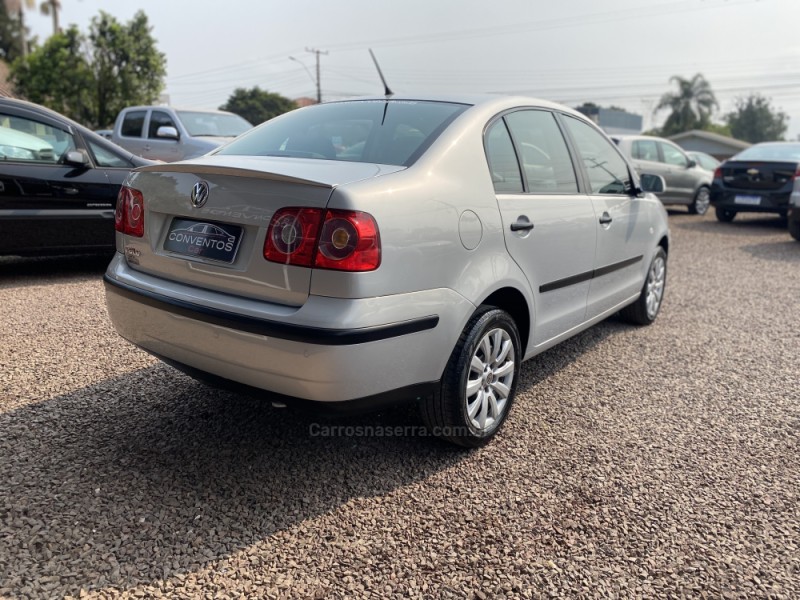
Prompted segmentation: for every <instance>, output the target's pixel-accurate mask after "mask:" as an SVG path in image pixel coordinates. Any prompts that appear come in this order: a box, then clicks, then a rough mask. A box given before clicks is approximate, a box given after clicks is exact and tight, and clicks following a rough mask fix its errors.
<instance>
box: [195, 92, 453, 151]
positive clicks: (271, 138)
mask: <svg viewBox="0 0 800 600" xmlns="http://www.w3.org/2000/svg"><path fill="white" fill-rule="evenodd" d="M467 108H468V106H467V105H465V104H454V103H449V102H422V101H420V102H418V101H407V100H352V101H348V102H332V103H330V104H317V105H315V106H310V107H308V108H303V109H300V110H295V111H292V112H289V113H286V114H284V115H281V116H280V117H277V118H275V119H272V120H270V121H267V122H266V123H265V124H263V125H261V126H260V127H258V128H256V129H254V130H253V131H250V132H248V133H246V134H244V135H242V136H241V137H240V138H237V139H236V140H234V141H233V142H231V143H230V144H228V145H227V146H225V147H223V148H222V149H220V150H219V154H230V155H238V156H290V157H298V158H315V159H328V160H341V161H348V162H367V163H379V164H387V165H398V166H402V165H405V166H408V165H410V164H411V163H412V162H414V160H416V158H417V157H418V156H419V155H420V154H421V153H422V152H424V151H425V149H426V148H428V147H429V146H430V144H432V143H433V141H434V140H435V139H436V138H437V137H438V136H439V134H440V133H441V132H442V131H444V129H445V128H446V127H447V125H449V124H450V123H451V122H452V121H453V119H455V118H456V117H457V116H458V115H459V114H461V113H462V112H463V111H464V110H466V109H467ZM181 118H182V117H181ZM184 124H185V123H184Z"/></svg>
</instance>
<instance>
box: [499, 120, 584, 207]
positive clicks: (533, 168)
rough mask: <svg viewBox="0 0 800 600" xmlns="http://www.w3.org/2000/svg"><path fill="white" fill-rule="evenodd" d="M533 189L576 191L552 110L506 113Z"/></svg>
mask: <svg viewBox="0 0 800 600" xmlns="http://www.w3.org/2000/svg"><path fill="white" fill-rule="evenodd" d="M505 119H506V122H507V123H508V127H509V129H510V130H511V135H512V136H513V138H514V142H515V143H516V148H517V153H518V155H519V157H520V159H521V162H522V170H523V172H524V173H525V180H526V182H527V184H528V188H527V189H528V192H532V193H562V194H563V193H573V194H574V193H577V192H578V180H577V177H576V176H575V169H574V168H573V166H572V159H570V156H569V150H567V143H566V142H565V141H564V136H562V135H561V130H560V129H559V128H558V125H557V124H556V119H555V116H554V115H553V113H551V112H548V111H543V110H520V111H516V112H513V113H511V114H509V115H506V117H505Z"/></svg>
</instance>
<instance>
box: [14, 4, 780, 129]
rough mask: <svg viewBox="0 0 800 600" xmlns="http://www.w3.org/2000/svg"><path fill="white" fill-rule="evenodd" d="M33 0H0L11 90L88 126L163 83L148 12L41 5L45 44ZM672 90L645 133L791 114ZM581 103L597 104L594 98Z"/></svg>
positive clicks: (233, 99) (267, 110) (759, 124)
mask: <svg viewBox="0 0 800 600" xmlns="http://www.w3.org/2000/svg"><path fill="white" fill-rule="evenodd" d="M34 4H35V3H34V2H33V0H25V1H23V0H0V59H3V60H5V61H6V62H8V63H10V82H11V83H12V84H13V86H14V89H15V93H16V94H17V95H19V96H21V97H23V98H26V99H28V100H30V101H32V102H36V103H38V104H42V105H44V106H47V107H49V108H52V109H53V110H56V111H58V112H60V113H62V114H64V115H66V116H68V117H71V118H72V119H74V120H76V121H78V122H79V123H82V124H84V125H86V126H87V127H90V128H104V127H109V126H110V125H111V124H112V123H113V121H114V118H115V117H116V115H117V113H118V112H119V111H120V110H122V109H123V108H125V107H126V106H131V105H135V104H153V103H155V102H156V101H157V100H158V97H159V95H160V93H161V91H162V90H163V89H164V77H165V76H166V68H167V60H166V57H165V56H164V54H163V53H162V52H160V51H159V50H158V48H157V45H156V40H155V39H154V38H153V36H152V27H150V24H149V23H148V20H147V15H146V14H145V13H144V12H143V11H139V12H137V13H136V15H135V16H134V17H133V19H131V20H130V21H129V22H127V23H121V22H119V21H118V20H117V19H115V18H114V17H113V16H112V15H110V14H108V13H106V12H103V11H101V12H100V14H99V15H98V16H97V17H95V18H93V19H92V21H91V24H90V26H89V31H88V32H87V33H83V32H81V31H80V30H79V29H78V28H77V27H76V26H75V25H70V26H69V27H68V28H67V29H66V30H63V31H62V30H61V29H60V28H59V26H58V9H59V8H60V2H59V1H58V0H45V1H44V2H42V3H41V5H40V7H41V9H42V10H43V12H46V13H47V14H51V15H52V16H53V27H54V33H53V35H52V36H50V37H49V38H48V39H47V40H46V41H45V42H44V43H43V44H41V45H39V44H38V43H37V41H36V40H35V39H34V40H29V39H28V31H27V28H26V27H25V25H24V10H23V7H24V5H28V6H33V5H34ZM670 84H671V85H674V86H675V89H674V90H673V91H669V92H666V93H665V94H664V95H663V96H662V97H661V98H660V100H659V102H658V104H657V106H656V109H655V112H656V113H659V112H662V111H664V110H668V111H669V114H668V115H667V118H666V121H665V122H664V124H663V126H662V127H660V128H658V129H653V130H651V131H649V132H647V133H651V134H654V135H661V136H671V135H675V134H677V133H681V132H684V131H689V130H692V129H701V130H707V131H713V132H716V133H721V134H724V135H729V136H732V137H735V138H738V139H741V140H745V141H748V142H752V143H756V142H761V141H770V140H781V139H783V136H784V135H785V134H786V130H787V128H788V116H787V115H786V114H785V113H784V112H782V111H780V110H776V109H774V108H773V107H772V105H771V101H770V99H769V98H766V97H764V96H761V95H760V94H758V93H753V94H750V95H749V96H746V97H742V98H738V99H737V100H736V101H735V105H734V109H733V110H732V111H730V112H728V113H726V114H724V115H722V122H721V123H719V122H714V121H713V120H712V118H713V117H714V116H715V113H716V112H717V111H718V110H719V103H718V102H717V99H716V96H715V95H714V92H713V91H712V89H711V85H710V84H709V82H708V81H707V80H706V79H705V78H704V77H703V76H702V75H701V74H699V73H698V74H696V75H694V76H693V77H691V78H689V79H685V78H683V77H680V76H674V77H672V78H671V79H670ZM585 106H592V107H595V108H597V107H596V106H595V105H594V104H591V103H587V104H586V105H585ZM219 108H220V109H222V110H227V111H230V112H233V113H236V114H238V115H240V116H242V117H244V118H245V119H247V120H248V121H250V122H251V123H253V124H254V125H258V124H259V123H262V122H263V121H266V120H268V119H271V118H273V117H275V116H277V115H280V114H282V113H284V112H287V111H290V110H293V109H294V108H296V104H295V103H294V102H293V101H292V100H290V99H288V98H285V97H284V96H281V95H280V94H276V93H272V92H269V91H267V90H262V89H261V88H260V87H254V88H250V89H246V88H236V89H235V90H234V91H233V93H232V94H231V96H230V97H229V98H228V100H227V102H226V103H225V104H223V105H222V106H220V107H219Z"/></svg>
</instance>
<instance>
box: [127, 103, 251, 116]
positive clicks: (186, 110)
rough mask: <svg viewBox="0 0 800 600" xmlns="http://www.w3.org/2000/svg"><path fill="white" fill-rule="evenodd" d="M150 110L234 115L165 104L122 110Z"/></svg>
mask: <svg viewBox="0 0 800 600" xmlns="http://www.w3.org/2000/svg"><path fill="white" fill-rule="evenodd" d="M150 109H161V110H174V111H176V112H201V113H214V114H218V115H233V114H236V113H232V112H230V111H228V110H218V109H216V108H197V107H194V108H190V107H188V106H167V105H165V104H147V105H144V104H143V105H138V106H126V107H125V108H124V109H123V110H150Z"/></svg>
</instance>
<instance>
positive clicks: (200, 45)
mask: <svg viewBox="0 0 800 600" xmlns="http://www.w3.org/2000/svg"><path fill="white" fill-rule="evenodd" d="M61 2H62V5H63V9H62V12H61V23H62V26H64V25H67V24H71V23H75V24H77V25H78V26H79V28H80V29H81V30H82V31H87V30H88V27H89V23H90V21H91V19H92V17H93V16H96V15H97V14H99V12H100V10H105V11H106V12H110V13H111V14H113V15H114V16H115V17H117V18H118V19H120V20H122V21H127V20H128V19H130V18H131V17H132V16H133V14H134V12H135V11H136V10H139V9H142V10H144V11H145V13H146V14H147V16H148V18H149V20H150V24H151V25H152V27H153V35H154V37H155V38H156V40H157V42H158V47H159V49H160V50H161V51H162V52H164V53H165V54H166V57H167V78H166V84H167V85H166V90H165V91H166V93H167V94H169V97H170V101H171V103H172V104H174V105H181V106H190V107H204V108H216V107H218V106H219V105H220V104H223V103H224V102H225V101H226V100H227V98H228V96H229V95H230V93H231V92H232V91H233V89H234V88H236V87H248V88H249V87H253V86H256V85H257V86H260V87H261V88H262V89H266V90H269V91H272V92H278V93H280V94H283V95H285V96H288V97H290V98H296V97H299V96H312V97H313V96H315V95H316V89H315V83H314V68H315V55H314V54H312V53H310V52H307V51H306V48H317V49H320V50H323V51H327V54H325V55H321V57H320V61H321V75H322V76H321V81H322V96H323V100H325V99H328V100H330V99H334V98H341V97H345V96H352V95H361V94H371V93H380V92H382V89H383V88H382V86H381V85H380V82H379V80H378V77H377V74H376V71H375V69H374V67H373V65H372V62H371V59H370V57H369V54H368V51H367V48H369V47H371V48H373V50H374V51H375V53H376V55H377V56H378V59H379V61H380V63H381V67H382V69H383V72H384V75H385V76H386V78H387V80H388V82H389V85H390V87H392V89H393V90H394V91H395V92H412V93H424V92H426V91H427V92H434V93H442V92H451V91H452V92H502V93H524V94H526V95H532V96H537V97H540V98H546V99H549V100H555V101H558V102H563V103H565V104H569V105H572V106H574V105H578V104H581V103H583V102H584V101H592V102H595V103H597V104H600V105H610V104H614V105H616V106H621V107H623V108H626V109H627V110H629V111H631V112H634V113H637V114H641V115H643V117H644V125H645V127H646V128H648V127H650V126H652V125H654V124H655V125H658V124H660V123H661V122H662V121H663V119H664V118H666V112H664V113H660V114H658V115H657V116H656V117H655V119H654V117H653V108H654V107H655V105H656V104H657V102H658V99H659V98H660V96H661V95H662V94H663V93H664V92H666V91H669V90H670V89H672V88H671V87H670V83H669V78H670V77H671V76H672V75H680V76H682V77H687V78H688V77H691V76H692V75H694V74H695V73H702V74H703V75H704V76H705V77H706V79H708V81H709V82H710V83H711V86H712V89H713V90H714V92H715V93H716V95H717V99H718V100H719V103H720V111H719V113H718V115H717V120H718V121H720V120H721V117H722V114H724V113H725V112H727V111H729V110H731V108H732V107H733V103H734V101H735V99H736V98H737V97H741V96H745V95H748V94H749V93H751V92H760V93H761V94H763V95H765V96H767V97H769V98H771V99H772V104H773V106H774V107H776V108H780V109H782V110H783V111H784V112H786V113H787V114H788V115H789V116H790V117H791V119H792V120H791V122H790V127H789V136H790V137H791V138H792V139H796V138H797V137H798V135H800V35H798V34H797V28H798V25H800V0H603V1H597V0H561V1H560V2H553V1H551V0H492V1H491V2H481V1H478V0H402V1H399V2H388V1H385V0H384V1H381V0H280V1H274V0H259V1H255V0H249V1H245V0H228V1H227V2H211V1H210V0H192V1H191V2H177V1H175V0H138V2H119V1H113V2H110V1H108V0H61ZM37 4H38V2H37ZM28 24H29V25H30V27H31V29H32V31H33V33H34V34H35V35H38V36H39V37H40V39H43V38H44V37H46V36H47V35H49V34H50V33H51V29H52V25H51V21H50V19H49V17H45V16H41V15H39V14H35V13H34V12H33V11H31V12H30V13H29V16H28ZM290 56H293V57H295V58H296V59H297V61H299V62H296V61H292V60H290V59H289V57H290ZM301 63H302V64H301ZM303 65H305V68H304V66H303ZM306 69H308V70H306Z"/></svg>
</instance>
